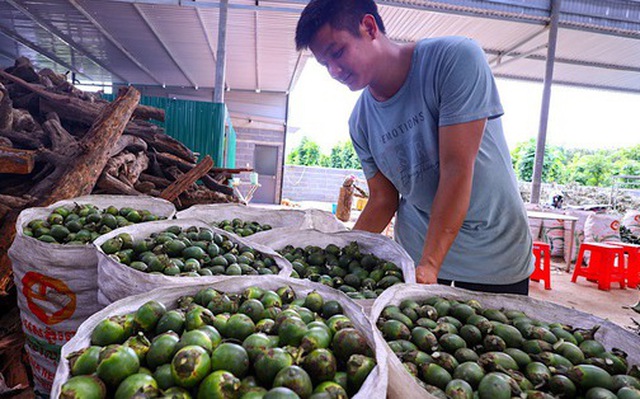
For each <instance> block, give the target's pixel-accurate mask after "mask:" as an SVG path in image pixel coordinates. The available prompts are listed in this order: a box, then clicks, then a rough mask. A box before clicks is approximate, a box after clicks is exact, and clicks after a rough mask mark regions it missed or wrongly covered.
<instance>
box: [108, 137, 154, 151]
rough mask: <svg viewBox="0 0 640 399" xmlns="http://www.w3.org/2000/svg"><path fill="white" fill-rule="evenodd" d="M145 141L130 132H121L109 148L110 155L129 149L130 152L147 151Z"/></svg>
mask: <svg viewBox="0 0 640 399" xmlns="http://www.w3.org/2000/svg"><path fill="white" fill-rule="evenodd" d="M147 148H148V146H147V143H146V142H145V141H144V140H142V139H141V138H140V137H135V136H132V135H130V134H123V135H122V136H121V137H120V139H119V140H118V143H117V144H116V145H115V146H114V147H113V149H112V150H111V153H110V154H109V155H110V156H114V155H118V154H120V153H121V152H122V151H123V150H129V151H130V152H138V151H147Z"/></svg>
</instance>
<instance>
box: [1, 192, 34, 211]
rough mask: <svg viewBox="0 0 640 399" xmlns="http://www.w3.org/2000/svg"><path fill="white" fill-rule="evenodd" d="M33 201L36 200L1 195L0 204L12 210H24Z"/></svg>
mask: <svg viewBox="0 0 640 399" xmlns="http://www.w3.org/2000/svg"><path fill="white" fill-rule="evenodd" d="M33 200H34V198H32V197H15V196H13V195H3V194H0V204H2V205H5V206H7V207H9V208H12V209H18V208H24V207H25V206H27V205H28V204H29V203H30V202H32V201H33Z"/></svg>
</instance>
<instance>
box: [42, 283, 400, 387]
mask: <svg viewBox="0 0 640 399" xmlns="http://www.w3.org/2000/svg"><path fill="white" fill-rule="evenodd" d="M285 285H288V286H290V287H291V288H293V290H294V291H295V293H296V295H298V296H303V295H307V294H308V293H310V292H311V291H313V290H316V291H317V292H318V293H320V294H321V295H322V297H323V298H324V299H325V300H336V301H338V302H340V304H341V305H342V308H343V310H344V314H345V315H346V316H347V317H349V318H350V319H351V321H352V322H353V324H354V326H355V328H356V329H357V330H359V331H360V332H362V333H363V334H364V336H365V338H366V340H367V343H368V344H369V346H370V347H371V348H373V350H374V352H375V357H376V362H377V366H376V367H375V368H374V369H373V370H372V371H371V373H370V374H369V376H368V377H367V379H366V380H365V382H364V384H363V385H362V387H361V388H360V391H359V392H358V393H357V394H356V395H354V396H353V398H354V399H384V398H386V397H387V381H388V378H387V357H386V356H387V355H386V352H385V351H384V349H381V345H385V344H384V342H383V341H381V340H380V338H379V337H377V336H376V335H375V334H374V332H373V329H374V327H373V326H372V325H371V323H369V320H368V319H367V317H366V316H365V314H364V312H363V309H362V308H361V307H360V306H358V305H357V304H356V303H354V302H353V301H351V300H350V299H349V298H348V297H347V296H346V295H344V294H343V293H341V292H339V291H336V290H333V289H330V288H328V287H325V286H323V285H321V284H316V283H313V282H310V281H307V280H299V279H287V278H283V277H280V276H246V277H229V278H228V279H225V280H220V281H216V282H210V283H205V282H204V281H200V283H199V284H196V283H193V282H189V283H185V284H182V285H180V286H179V287H178V286H174V287H166V288H159V289H156V290H154V291H151V292H147V293H144V294H141V295H136V296H131V297H128V298H125V299H122V300H120V301H117V302H115V303H113V304H111V305H109V306H108V307H106V308H105V309H104V310H102V311H100V312H98V313H96V314H95V315H93V316H91V317H90V318H89V319H87V321H86V322H84V323H83V324H82V325H81V326H80V328H79V329H78V333H77V334H76V336H75V337H74V338H73V339H72V340H71V341H69V343H68V344H67V345H65V346H64V347H63V348H62V359H63V361H61V362H60V365H59V366H58V370H57V372H56V379H55V381H54V384H53V390H52V397H54V398H57V397H58V396H59V394H60V389H61V387H62V384H64V382H65V381H66V380H67V379H68V378H69V362H68V361H67V360H66V358H67V356H68V355H69V354H70V353H73V352H75V351H78V350H80V349H82V348H86V347H88V346H89V345H90V337H91V332H92V331H93V329H94V328H95V326H96V325H97V324H98V323H99V322H100V321H102V320H104V319H106V318H108V317H110V316H114V315H124V314H127V313H130V312H134V311H136V310H137V309H138V308H139V307H140V306H142V305H143V304H145V303H146V302H148V301H151V300H155V301H158V302H162V303H163V304H164V305H165V306H166V307H167V309H172V308H175V307H176V306H177V299H178V298H179V297H181V296H184V295H195V294H196V293H197V292H198V291H199V290H200V289H203V288H207V287H212V288H214V289H216V290H219V291H223V292H232V293H239V292H242V291H243V290H244V289H246V288H247V287H250V286H259V287H261V288H264V289H269V290H276V289H277V288H279V287H282V286H285Z"/></svg>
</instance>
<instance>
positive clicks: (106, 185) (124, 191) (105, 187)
mask: <svg viewBox="0 0 640 399" xmlns="http://www.w3.org/2000/svg"><path fill="white" fill-rule="evenodd" d="M97 187H98V188H99V189H100V191H101V192H102V193H103V194H117V195H142V193H141V192H140V191H138V190H136V189H135V188H133V187H131V186H130V185H128V184H127V183H124V182H122V181H120V180H118V179H117V178H115V177H113V176H111V175H110V174H108V173H103V174H102V175H101V176H100V179H99V180H98V183H97Z"/></svg>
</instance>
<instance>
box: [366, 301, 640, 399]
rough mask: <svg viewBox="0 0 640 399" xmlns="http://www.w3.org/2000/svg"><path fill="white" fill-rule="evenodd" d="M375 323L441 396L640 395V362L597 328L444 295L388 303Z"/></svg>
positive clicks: (600, 398) (607, 398) (614, 398)
mask: <svg viewBox="0 0 640 399" xmlns="http://www.w3.org/2000/svg"><path fill="white" fill-rule="evenodd" d="M377 327H378V329H379V330H380V331H381V332H382V335H383V336H384V338H385V340H386V341H387V343H388V345H389V347H390V348H391V349H392V350H393V352H395V354H396V356H397V357H398V358H399V359H400V360H401V362H402V363H403V365H404V366H405V369H406V370H407V371H408V372H409V373H411V374H412V375H413V376H414V377H415V378H416V379H417V381H418V383H419V384H420V385H421V386H422V387H423V388H424V389H426V390H427V391H428V392H429V393H431V394H432V395H433V396H435V397H438V398H443V399H445V398H466V399H472V398H476V397H477V398H479V399H502V398H504V399H509V398H512V397H523V398H525V397H526V398H549V399H552V398H554V397H555V398H587V399H639V398H640V370H639V369H638V366H637V365H633V366H632V367H629V364H628V362H627V359H626V357H627V354H626V353H624V352H622V351H621V350H618V349H615V348H614V349H611V350H607V349H606V348H605V347H604V346H603V345H602V344H601V343H600V342H598V341H597V340H596V339H595V338H594V335H595V333H596V331H597V330H598V327H594V328H593V329H590V330H585V329H580V328H572V327H571V326H568V325H564V324H562V323H545V322H542V321H539V320H536V319H534V318H531V317H528V316H527V315H526V314H525V313H523V312H522V311H518V310H498V309H488V308H487V309H485V308H483V307H482V305H481V304H480V303H479V302H478V301H477V300H473V299H471V300H468V301H463V302H460V301H457V300H453V299H446V298H442V297H430V298H428V299H426V300H424V301H414V300H404V301H402V302H401V303H400V304H399V306H387V307H385V308H384V310H383V311H382V313H381V315H380V318H379V319H378V321H377Z"/></svg>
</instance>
